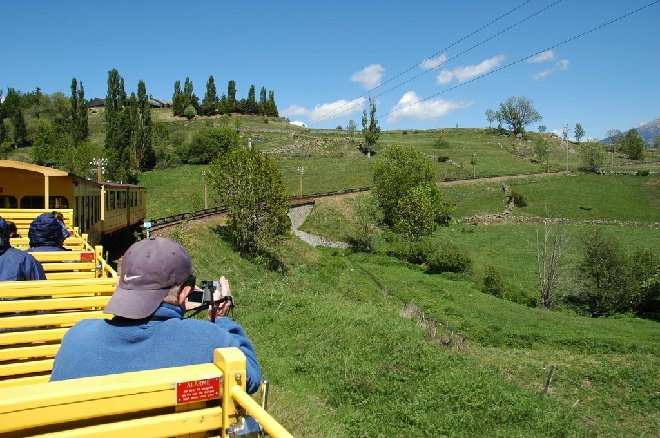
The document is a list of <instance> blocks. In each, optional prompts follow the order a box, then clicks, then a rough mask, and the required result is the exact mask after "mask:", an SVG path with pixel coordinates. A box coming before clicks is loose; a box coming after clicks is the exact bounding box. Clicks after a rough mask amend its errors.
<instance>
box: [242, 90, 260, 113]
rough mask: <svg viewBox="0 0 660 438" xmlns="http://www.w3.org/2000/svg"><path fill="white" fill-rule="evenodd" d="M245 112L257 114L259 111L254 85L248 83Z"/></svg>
mask: <svg viewBox="0 0 660 438" xmlns="http://www.w3.org/2000/svg"><path fill="white" fill-rule="evenodd" d="M245 112H246V113H247V114H257V113H258V112H259V107H258V106H257V96H256V90H255V88H254V85H250V89H249V90H248V97H247V104H246V108H245Z"/></svg>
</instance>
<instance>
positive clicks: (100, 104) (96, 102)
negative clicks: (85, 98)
mask: <svg viewBox="0 0 660 438" xmlns="http://www.w3.org/2000/svg"><path fill="white" fill-rule="evenodd" d="M89 108H105V99H101V98H100V97H95V98H94V99H92V100H90V101H89Z"/></svg>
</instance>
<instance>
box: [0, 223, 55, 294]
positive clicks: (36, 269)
mask: <svg viewBox="0 0 660 438" xmlns="http://www.w3.org/2000/svg"><path fill="white" fill-rule="evenodd" d="M10 235H11V228H10V226H9V223H8V222H7V221H5V220H4V219H3V218H2V217H0V281H15V280H45V279H46V274H45V273H44V269H43V267H42V266H41V263H39V262H38V261H37V260H35V258H34V257H33V256H32V255H30V254H28V253H26V252H24V251H21V250H20V249H16V248H12V247H11V244H10V242H9V239H10Z"/></svg>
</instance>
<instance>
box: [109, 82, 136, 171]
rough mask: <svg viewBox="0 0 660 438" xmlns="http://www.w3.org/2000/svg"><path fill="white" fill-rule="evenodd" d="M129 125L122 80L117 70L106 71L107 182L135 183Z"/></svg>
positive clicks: (129, 117) (130, 128)
mask: <svg viewBox="0 0 660 438" xmlns="http://www.w3.org/2000/svg"><path fill="white" fill-rule="evenodd" d="M132 126H133V125H132V123H131V115H130V112H129V110H128V108H127V101H126V91H125V90H124V78H122V77H121V76H120V75H119V72H118V71H117V69H112V70H110V71H109V72H108V94H107V96H106V98H105V150H106V152H107V154H108V176H109V178H110V180H114V181H123V182H135V181H136V178H135V174H134V172H133V171H132V169H133V167H132V163H131V155H132V153H131V134H132Z"/></svg>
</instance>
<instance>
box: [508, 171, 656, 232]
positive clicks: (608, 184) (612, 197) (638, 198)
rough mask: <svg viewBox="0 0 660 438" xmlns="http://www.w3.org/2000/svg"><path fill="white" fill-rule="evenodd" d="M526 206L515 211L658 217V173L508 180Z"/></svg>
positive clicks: (648, 219)
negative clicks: (654, 174) (648, 174)
mask: <svg viewBox="0 0 660 438" xmlns="http://www.w3.org/2000/svg"><path fill="white" fill-rule="evenodd" d="M509 184H510V185H511V189H512V190H516V191H518V192H520V193H522V194H523V195H524V196H525V198H526V199H527V202H528V206H527V207H524V208H519V209H516V210H515V214H523V215H534V216H542V217H556V218H567V219H572V220H594V219H604V220H620V221H640V222H658V221H660V177H658V176H657V175H656V176H646V177H642V176H605V175H594V174H586V175H575V176H570V177H563V176H562V177H545V178H542V179H541V178H530V179H525V180H515V181H514V180H511V181H510V182H509Z"/></svg>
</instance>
